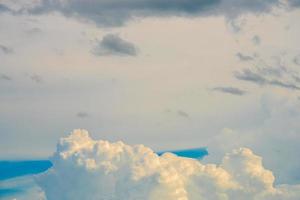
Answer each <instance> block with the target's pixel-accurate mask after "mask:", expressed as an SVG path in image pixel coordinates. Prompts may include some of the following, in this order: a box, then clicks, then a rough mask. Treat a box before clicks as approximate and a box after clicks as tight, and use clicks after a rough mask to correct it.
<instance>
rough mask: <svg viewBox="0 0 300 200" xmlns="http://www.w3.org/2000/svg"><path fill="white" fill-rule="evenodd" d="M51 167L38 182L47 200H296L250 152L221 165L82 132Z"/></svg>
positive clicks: (299, 188) (297, 194)
mask: <svg viewBox="0 0 300 200" xmlns="http://www.w3.org/2000/svg"><path fill="white" fill-rule="evenodd" d="M52 162H53V167H52V168H51V169H50V170H49V171H47V172H46V173H44V174H42V175H40V176H38V177H37V179H36V180H37V183H38V184H39V185H40V186H41V188H42V189H43V190H44V192H45V196H46V197H47V199H48V200H52V199H55V200H61V199H64V200H65V199H72V200H76V199H91V200H93V199H111V200H113V199H122V200H124V199H130V200H131V199H153V200H159V199H163V200H166V199H172V200H174V199H178V200H187V199H190V200H193V199H197V200H199V199H224V200H225V199H231V200H234V199H243V200H247V199H249V200H250V199H251V200H252V199H256V200H260V199H295V200H296V199H299V198H300V185H294V186H290V185H280V186H274V179H275V177H274V176H273V174H272V172H271V171H269V170H267V169H265V168H264V167H263V165H262V158H261V157H259V156H257V155H255V154H253V152H252V151H251V150H250V149H246V148H239V149H236V150H233V151H232V152H231V153H229V154H226V155H225V157H224V158H223V160H222V163H221V164H220V165H219V166H217V165H214V164H206V165H204V164H202V163H201V162H199V161H198V160H195V159H188V158H182V157H177V156H176V155H173V154H171V153H165V154H164V155H162V156H161V157H159V156H158V155H157V154H156V153H154V152H153V151H152V150H151V149H149V148H147V147H145V146H143V145H135V146H129V145H126V144H124V143H122V142H116V143H109V142H107V141H102V140H100V141H96V140H93V139H91V138H90V137H89V135H88V132H87V131H85V130H74V131H73V133H72V134H71V135H70V136H68V137H66V138H62V139H61V140H60V142H59V143H58V145H57V151H56V152H55V154H54V155H53V157H52Z"/></svg>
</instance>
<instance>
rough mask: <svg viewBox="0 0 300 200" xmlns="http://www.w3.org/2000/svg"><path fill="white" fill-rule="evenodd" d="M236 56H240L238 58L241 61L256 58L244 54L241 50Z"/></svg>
mask: <svg viewBox="0 0 300 200" xmlns="http://www.w3.org/2000/svg"><path fill="white" fill-rule="evenodd" d="M236 57H238V59H239V60H240V61H250V60H254V58H253V57H252V56H248V55H244V54H242V53H240V52H238V53H237V54H236Z"/></svg>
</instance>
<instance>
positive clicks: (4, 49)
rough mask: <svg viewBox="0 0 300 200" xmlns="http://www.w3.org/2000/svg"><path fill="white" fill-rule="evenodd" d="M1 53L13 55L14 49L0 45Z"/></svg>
mask: <svg viewBox="0 0 300 200" xmlns="http://www.w3.org/2000/svg"><path fill="white" fill-rule="evenodd" d="M0 52H2V53H4V54H11V53H13V52H14V51H13V49H12V48H10V47H7V46H5V45H2V44H0Z"/></svg>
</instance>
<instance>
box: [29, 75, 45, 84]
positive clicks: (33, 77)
mask: <svg viewBox="0 0 300 200" xmlns="http://www.w3.org/2000/svg"><path fill="white" fill-rule="evenodd" d="M29 78H30V79H31V80H32V81H34V82H36V83H43V82H44V80H43V78H42V77H41V76H40V75H37V74H33V75H31V76H29Z"/></svg>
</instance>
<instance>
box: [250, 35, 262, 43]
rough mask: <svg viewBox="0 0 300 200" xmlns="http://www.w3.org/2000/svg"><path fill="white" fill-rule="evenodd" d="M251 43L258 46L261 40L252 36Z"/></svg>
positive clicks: (256, 36)
mask: <svg viewBox="0 0 300 200" xmlns="http://www.w3.org/2000/svg"><path fill="white" fill-rule="evenodd" d="M252 42H253V44H255V45H260V43H261V39H260V37H259V36H258V35H255V36H253V38H252Z"/></svg>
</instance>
